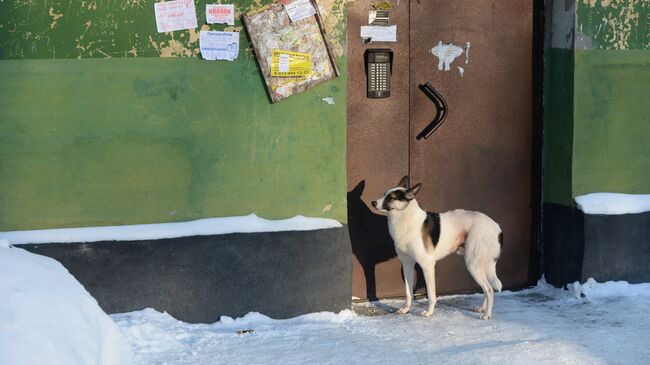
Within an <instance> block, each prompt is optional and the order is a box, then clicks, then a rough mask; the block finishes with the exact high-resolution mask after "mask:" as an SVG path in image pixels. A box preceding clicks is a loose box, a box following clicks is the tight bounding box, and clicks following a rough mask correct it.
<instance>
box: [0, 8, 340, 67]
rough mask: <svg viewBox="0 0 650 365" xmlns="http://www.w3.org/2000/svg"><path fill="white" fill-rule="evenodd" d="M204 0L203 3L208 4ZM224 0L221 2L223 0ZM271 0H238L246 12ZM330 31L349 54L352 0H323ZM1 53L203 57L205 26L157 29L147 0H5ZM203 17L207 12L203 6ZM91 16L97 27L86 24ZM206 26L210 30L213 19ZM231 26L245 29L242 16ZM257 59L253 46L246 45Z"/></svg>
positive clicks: (333, 41) (12, 55)
mask: <svg viewBox="0 0 650 365" xmlns="http://www.w3.org/2000/svg"><path fill="white" fill-rule="evenodd" d="M209 1H211V0H206V1H199V2H198V3H197V8H201V7H202V6H204V5H205V3H206V2H209ZM218 2H221V1H220V0H218ZM268 2H269V0H248V1H247V0H245V1H243V2H240V3H237V4H236V9H235V13H236V15H238V16H239V15H240V14H242V13H243V12H247V11H249V10H251V9H254V8H258V7H260V6H262V5H265V4H267V3H268ZM317 2H318V5H319V9H320V11H321V14H322V17H323V25H324V27H325V30H326V36H327V37H328V40H329V41H330V45H331V46H332V50H333V52H334V54H335V55H336V56H342V55H344V54H345V49H346V43H345V42H346V37H345V34H346V33H345V32H346V29H345V17H346V11H345V3H346V0H317ZM0 13H2V14H3V15H4V14H9V15H8V16H0V49H2V54H0V58H1V59H21V58H55V57H64V58H87V57H157V56H163V57H198V56H199V50H198V39H199V29H198V28H197V29H192V30H190V31H185V32H183V33H180V32H173V33H156V31H155V29H156V27H155V17H154V11H153V6H151V2H149V1H147V0H76V2H75V0H2V5H1V6H0ZM197 15H198V18H199V20H203V18H202V14H201V13H200V12H197ZM88 21H91V22H92V27H90V28H89V29H86V26H85V24H86V23H87V22H88ZM201 30H210V27H209V26H208V25H207V24H203V25H202V26H201ZM224 30H225V31H237V32H243V31H244V29H243V27H242V24H241V21H240V18H239V17H237V18H236V23H235V25H234V26H229V27H227V28H226V29H224ZM244 50H245V55H244V57H247V58H248V59H250V60H254V56H253V55H252V52H253V50H252V49H250V48H249V47H246V48H244Z"/></svg>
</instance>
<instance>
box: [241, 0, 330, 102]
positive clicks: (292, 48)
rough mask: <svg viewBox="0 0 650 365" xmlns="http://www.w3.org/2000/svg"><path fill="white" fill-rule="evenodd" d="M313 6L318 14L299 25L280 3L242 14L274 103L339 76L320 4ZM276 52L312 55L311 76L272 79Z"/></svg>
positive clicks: (274, 77) (299, 21)
mask: <svg viewBox="0 0 650 365" xmlns="http://www.w3.org/2000/svg"><path fill="white" fill-rule="evenodd" d="M312 4H313V5H314V8H315V9H316V14H314V15H312V16H309V17H306V18H304V19H301V20H298V21H296V22H292V21H291V19H290V18H289V16H288V14H287V12H286V11H285V9H284V5H282V4H280V3H272V4H269V5H266V6H264V7H262V8H259V9H256V10H252V11H250V12H248V13H246V14H243V15H242V19H243V21H244V25H246V30H247V31H248V35H249V37H250V39H251V43H252V45H253V48H254V49H255V56H256V58H257V62H258V64H259V66H260V69H261V71H262V74H263V75H264V80H265V82H266V88H267V90H268V93H269V97H270V98H271V102H273V103H275V102H278V101H280V100H283V99H286V98H287V97H289V96H291V95H295V94H297V93H300V92H302V91H305V90H307V89H309V88H310V87H313V86H315V85H318V84H320V83H323V82H325V81H327V80H329V79H332V78H334V77H337V76H339V70H338V67H337V66H336V60H335V58H334V54H333V53H332V50H331V48H330V46H329V44H328V43H327V39H326V37H325V29H324V27H323V22H322V18H321V15H320V12H319V11H318V5H317V4H316V3H315V2H314V1H313V0H312ZM274 50H275V51H288V52H298V53H304V54H309V55H311V74H310V75H309V76H303V77H280V76H271V57H272V54H273V51H274Z"/></svg>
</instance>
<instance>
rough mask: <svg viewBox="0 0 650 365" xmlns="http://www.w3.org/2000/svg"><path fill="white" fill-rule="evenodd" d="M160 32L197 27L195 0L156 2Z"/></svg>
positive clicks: (155, 9) (157, 24) (157, 22)
mask: <svg viewBox="0 0 650 365" xmlns="http://www.w3.org/2000/svg"><path fill="white" fill-rule="evenodd" d="M153 6H154V12H155V13H156V27H157V28H158V33H164V32H172V31H175V30H183V29H191V28H196V27H197V26H198V25H197V23H196V9H195V8H194V0H175V1H165V2H162V3H154V4H153Z"/></svg>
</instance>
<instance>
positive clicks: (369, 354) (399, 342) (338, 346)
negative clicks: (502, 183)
mask: <svg viewBox="0 0 650 365" xmlns="http://www.w3.org/2000/svg"><path fill="white" fill-rule="evenodd" d="M571 287H572V289H571V290H562V289H557V288H554V287H552V286H550V285H548V284H546V282H544V280H543V279H542V280H541V281H540V282H539V283H538V285H537V286H536V287H535V288H532V289H527V290H523V291H519V292H503V293H499V294H497V295H496V300H495V306H494V319H492V320H491V321H481V320H479V319H477V317H478V315H477V314H476V313H474V312H472V310H471V308H474V307H475V306H476V305H478V304H480V303H481V300H482V296H480V295H456V296H446V297H441V298H439V301H438V305H437V307H436V312H435V313H434V315H433V316H432V317H431V318H422V317H420V316H418V315H416V314H407V315H396V314H392V313H388V314H385V313H387V312H393V311H394V310H395V309H396V308H398V307H399V306H401V304H402V301H397V300H389V301H380V302H374V303H367V304H363V305H357V306H356V307H355V310H356V312H357V313H355V312H352V311H350V310H345V311H342V312H340V313H337V314H335V313H328V312H323V313H314V314H308V315H305V316H301V317H296V318H292V319H288V320H274V319H271V318H269V317H266V316H264V315H262V314H259V313H249V314H247V315H246V316H244V317H242V318H237V319H232V318H229V317H222V318H221V320H220V321H219V322H217V323H214V324H187V323H183V322H180V321H177V320H175V319H174V318H172V317H171V316H169V315H168V314H165V313H159V312H156V311H155V310H153V309H145V310H143V311H138V312H131V313H123V314H116V315H113V316H112V317H113V319H114V320H115V322H116V323H117V324H118V326H119V327H120V328H122V330H123V332H124V333H125V335H126V336H127V338H128V340H129V342H130V343H131V345H132V346H133V349H134V352H135V361H136V363H137V364H160V363H166V364H179V365H180V364H221V363H223V364H349V363H355V364H409V363H412V364H431V363H450V364H502V363H506V362H507V363H513V364H647V363H650V346H649V345H650V339H648V334H649V331H650V330H649V329H650V311H648V308H650V284H628V283H625V282H608V283H596V282H595V281H593V280H589V281H587V282H586V283H584V284H580V283H575V284H572V285H571ZM576 294H577V297H576ZM425 304H426V301H425V300H420V301H418V302H417V303H416V308H414V311H413V313H419V312H420V311H421V310H422V309H423V308H424V306H425ZM368 312H379V313H384V314H382V315H376V316H366V315H362V314H358V313H368ZM249 329H251V330H254V332H253V333H244V334H241V335H238V334H237V332H238V331H240V330H249Z"/></svg>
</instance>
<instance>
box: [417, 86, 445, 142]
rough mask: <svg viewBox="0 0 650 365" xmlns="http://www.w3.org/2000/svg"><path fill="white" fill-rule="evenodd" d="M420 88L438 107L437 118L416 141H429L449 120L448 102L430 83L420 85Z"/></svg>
mask: <svg viewBox="0 0 650 365" xmlns="http://www.w3.org/2000/svg"><path fill="white" fill-rule="evenodd" d="M418 88H419V89H420V90H421V91H422V92H423V93H424V95H426V96H427V97H428V98H429V99H431V101H432V102H433V104H434V105H435V106H436V116H435V117H434V118H433V121H432V122H431V123H429V125H427V126H426V127H425V128H424V129H423V130H422V132H420V133H419V134H418V135H417V136H416V137H415V139H418V140H419V139H422V138H424V139H427V138H429V136H430V135H431V134H432V133H433V132H435V130H436V129H438V127H440V125H441V124H442V122H444V121H445V119H446V118H447V102H446V101H445V98H443V97H442V95H440V93H439V92H438V91H437V90H436V89H434V88H433V86H431V84H430V83H428V82H427V83H426V84H420V85H419V86H418Z"/></svg>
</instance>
